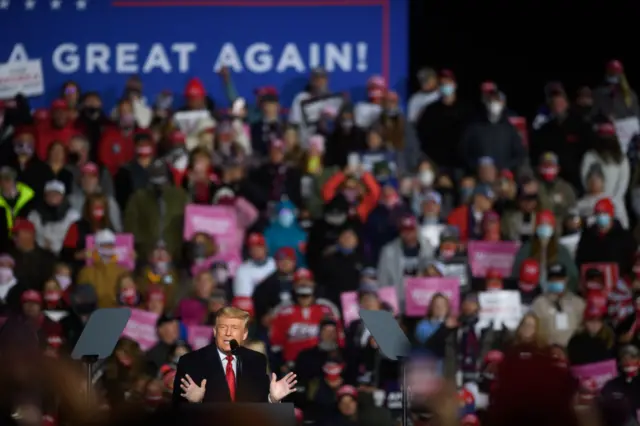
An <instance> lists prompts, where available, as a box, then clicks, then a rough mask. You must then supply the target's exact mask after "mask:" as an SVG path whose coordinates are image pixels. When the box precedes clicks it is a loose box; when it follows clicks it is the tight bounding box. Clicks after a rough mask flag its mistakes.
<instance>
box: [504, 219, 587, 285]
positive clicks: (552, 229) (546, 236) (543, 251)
mask: <svg viewBox="0 0 640 426" xmlns="http://www.w3.org/2000/svg"><path fill="white" fill-rule="evenodd" d="M526 259H535V260H536V261H538V263H539V265H540V272H541V273H540V282H541V283H544V282H546V280H547V277H546V272H547V269H548V267H549V265H551V264H559V265H562V267H563V268H564V270H565V271H566V274H567V277H568V279H567V288H568V290H569V291H574V292H577V291H578V279H579V278H578V277H579V274H578V269H577V268H576V264H575V262H574V261H573V258H572V257H571V253H569V250H567V249H566V247H564V246H563V245H562V244H560V242H559V241H558V235H557V232H556V218H555V216H554V215H553V213H552V212H551V211H549V210H543V211H541V212H538V213H536V215H535V232H534V235H533V237H532V238H531V239H530V240H529V241H527V242H525V243H524V244H522V246H521V247H520V249H519V250H518V252H517V253H516V256H515V259H514V261H513V269H512V271H511V276H512V277H513V278H515V279H517V278H518V276H519V275H520V265H521V264H522V263H523V262H524V261H525V260H526Z"/></svg>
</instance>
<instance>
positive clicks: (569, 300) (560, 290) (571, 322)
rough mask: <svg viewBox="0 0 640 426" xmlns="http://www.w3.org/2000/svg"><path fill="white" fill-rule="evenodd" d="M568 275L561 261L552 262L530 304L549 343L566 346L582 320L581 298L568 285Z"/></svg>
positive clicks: (583, 303)
mask: <svg viewBox="0 0 640 426" xmlns="http://www.w3.org/2000/svg"><path fill="white" fill-rule="evenodd" d="M568 281H569V275H568V272H567V268H565V266H564V265H562V264H561V263H552V264H550V265H549V267H548V269H547V271H546V279H545V280H544V281H543V285H542V287H543V291H544V293H543V294H541V295H540V296H538V297H537V298H536V299H535V300H534V301H533V304H532V305H531V312H533V313H534V314H536V315H537V316H538V318H539V319H540V323H541V325H542V330H543V331H544V333H545V334H546V335H547V337H548V339H549V343H551V344H558V345H562V346H566V345H567V343H568V342H569V339H570V338H571V336H572V335H573V334H574V333H575V331H576V330H577V329H578V327H579V326H580V324H581V323H582V320H583V313H584V310H585V306H586V304H585V302H584V300H583V299H582V298H581V297H580V296H577V295H575V294H574V293H573V292H571V291H570V290H569V288H568Z"/></svg>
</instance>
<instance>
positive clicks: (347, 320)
mask: <svg viewBox="0 0 640 426" xmlns="http://www.w3.org/2000/svg"><path fill="white" fill-rule="evenodd" d="M378 297H379V298H380V300H381V301H382V302H386V303H388V304H389V305H390V306H391V307H392V308H393V313H394V314H397V313H398V296H397V294H396V289H395V287H383V288H381V289H379V290H378ZM340 304H341V305H342V319H343V321H344V325H345V327H347V326H348V325H349V324H351V323H352V322H353V321H355V320H357V319H358V317H359V310H360V307H359V304H358V292H357V291H347V292H344V293H342V294H341V295H340Z"/></svg>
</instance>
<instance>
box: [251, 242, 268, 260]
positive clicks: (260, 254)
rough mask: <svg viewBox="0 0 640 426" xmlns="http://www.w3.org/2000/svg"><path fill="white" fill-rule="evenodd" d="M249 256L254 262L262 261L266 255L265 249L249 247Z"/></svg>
mask: <svg viewBox="0 0 640 426" xmlns="http://www.w3.org/2000/svg"><path fill="white" fill-rule="evenodd" d="M249 255H250V256H251V258H252V259H254V260H262V259H264V258H265V256H266V255H267V249H266V248H265V247H264V246H261V245H253V246H251V247H249Z"/></svg>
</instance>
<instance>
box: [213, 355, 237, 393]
mask: <svg viewBox="0 0 640 426" xmlns="http://www.w3.org/2000/svg"><path fill="white" fill-rule="evenodd" d="M218 355H219V356H220V362H221V363H222V372H223V373H224V375H225V377H227V363H228V362H229V361H228V360H227V354H225V353H224V352H222V351H221V350H220V349H218ZM232 356H233V361H231V367H232V368H233V376H234V377H235V379H236V387H237V386H238V368H237V367H238V357H237V356H235V355H232Z"/></svg>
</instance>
